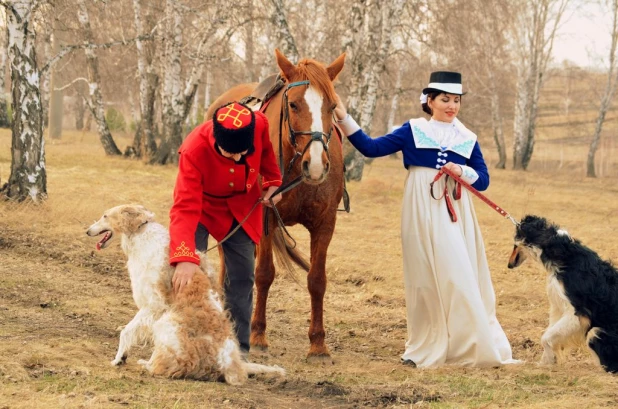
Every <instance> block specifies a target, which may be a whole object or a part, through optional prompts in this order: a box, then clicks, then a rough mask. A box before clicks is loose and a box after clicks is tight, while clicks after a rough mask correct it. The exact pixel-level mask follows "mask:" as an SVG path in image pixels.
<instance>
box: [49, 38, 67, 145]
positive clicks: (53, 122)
mask: <svg viewBox="0 0 618 409" xmlns="http://www.w3.org/2000/svg"><path fill="white" fill-rule="evenodd" d="M51 43H52V46H51V49H52V53H53V55H56V54H57V53H58V52H59V51H60V44H59V41H58V36H57V30H56V28H55V27H54V28H53V30H52V37H51ZM52 57H53V56H49V57H48V58H47V61H49V60H51V58H52ZM46 74H49V78H50V80H49V84H50V88H51V89H50V90H49V112H48V125H49V127H48V132H49V137H50V138H52V139H60V138H61V137H62V120H63V117H64V92H63V91H60V90H56V89H55V88H56V85H57V82H58V73H57V72H56V70H55V68H54V67H50V68H49V69H48V70H47V72H46Z"/></svg>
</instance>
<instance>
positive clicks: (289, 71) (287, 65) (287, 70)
mask: <svg viewBox="0 0 618 409" xmlns="http://www.w3.org/2000/svg"><path fill="white" fill-rule="evenodd" d="M275 56H276V57H277V65H278V66H279V68H280V69H281V73H282V74H283V76H284V77H285V79H286V80H288V82H289V81H291V79H292V78H294V74H296V66H295V65H294V64H292V63H291V62H290V60H288V59H287V58H285V55H283V53H281V51H279V49H278V48H275Z"/></svg>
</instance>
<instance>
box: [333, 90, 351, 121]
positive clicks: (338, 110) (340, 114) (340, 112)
mask: <svg viewBox="0 0 618 409" xmlns="http://www.w3.org/2000/svg"><path fill="white" fill-rule="evenodd" d="M336 95H337V101H336V103H337V106H336V107H335V109H334V110H333V117H334V118H335V121H343V120H344V119H345V117H346V116H348V111H347V109H346V108H345V105H343V102H341V98H340V97H339V94H336Z"/></svg>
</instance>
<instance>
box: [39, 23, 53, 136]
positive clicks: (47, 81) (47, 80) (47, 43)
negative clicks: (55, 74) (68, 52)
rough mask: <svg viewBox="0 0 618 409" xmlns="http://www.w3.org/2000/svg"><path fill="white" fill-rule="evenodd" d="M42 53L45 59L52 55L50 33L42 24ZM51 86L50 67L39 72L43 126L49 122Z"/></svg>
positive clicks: (47, 59)
mask: <svg viewBox="0 0 618 409" xmlns="http://www.w3.org/2000/svg"><path fill="white" fill-rule="evenodd" d="M43 36H44V37H43V55H44V57H45V60H46V61H49V60H50V59H51V58H52V57H53V52H52V44H51V43H52V33H51V32H50V28H49V27H48V26H44V31H43ZM50 86H51V69H50V70H44V71H43V72H42V73H41V108H42V109H43V128H46V127H47V126H48V124H49V99H50Z"/></svg>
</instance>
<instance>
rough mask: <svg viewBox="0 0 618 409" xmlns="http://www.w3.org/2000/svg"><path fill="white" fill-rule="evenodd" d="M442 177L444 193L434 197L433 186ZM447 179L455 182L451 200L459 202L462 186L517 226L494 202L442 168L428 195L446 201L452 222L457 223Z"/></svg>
mask: <svg viewBox="0 0 618 409" xmlns="http://www.w3.org/2000/svg"><path fill="white" fill-rule="evenodd" d="M443 175H446V178H447V180H446V181H445V183H444V191H443V192H442V196H440V197H435V195H434V194H433V184H434V183H436V182H437V181H438V180H440V178H441V177H442V176H443ZM449 177H451V178H453V180H454V181H455V189H453V195H452V196H453V199H455V200H459V198H460V197H461V187H462V186H463V187H465V188H466V189H468V191H469V192H471V193H473V194H474V195H475V196H476V197H478V198H479V199H481V200H482V201H483V202H485V203H487V205H488V206H489V207H491V208H492V209H494V210H495V211H496V212H498V213H500V215H502V216H504V217H505V218H507V219H509V220H510V221H511V222H512V223H513V224H514V225H515V226H517V225H518V224H519V223H517V221H516V220H515V219H514V218H513V216H511V215H510V214H509V213H508V212H507V211H506V210H504V209H503V208H501V207H500V206H498V205H497V204H495V203H494V202H492V201H491V200H489V198H487V196H485V195H483V194H482V193H481V192H479V191H478V190H476V189H475V188H473V187H472V186H470V185H469V184H468V183H466V182H464V181H463V180H461V178H460V177H459V176H457V175H455V174H454V173H453V172H452V171H450V170H448V169H447V168H445V167H443V168H441V169H440V171H439V172H438V174H437V175H436V177H435V178H433V182H431V183H430V184H429V186H430V193H431V197H433V198H434V199H436V200H440V199H442V198H444V200H445V201H446V208H447V210H448V214H449V216H450V217H451V220H452V221H453V222H456V221H457V214H456V213H455V207H454V206H453V202H452V200H451V194H450V193H449V191H448V185H447V183H446V182H447V181H448V178H449Z"/></svg>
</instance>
